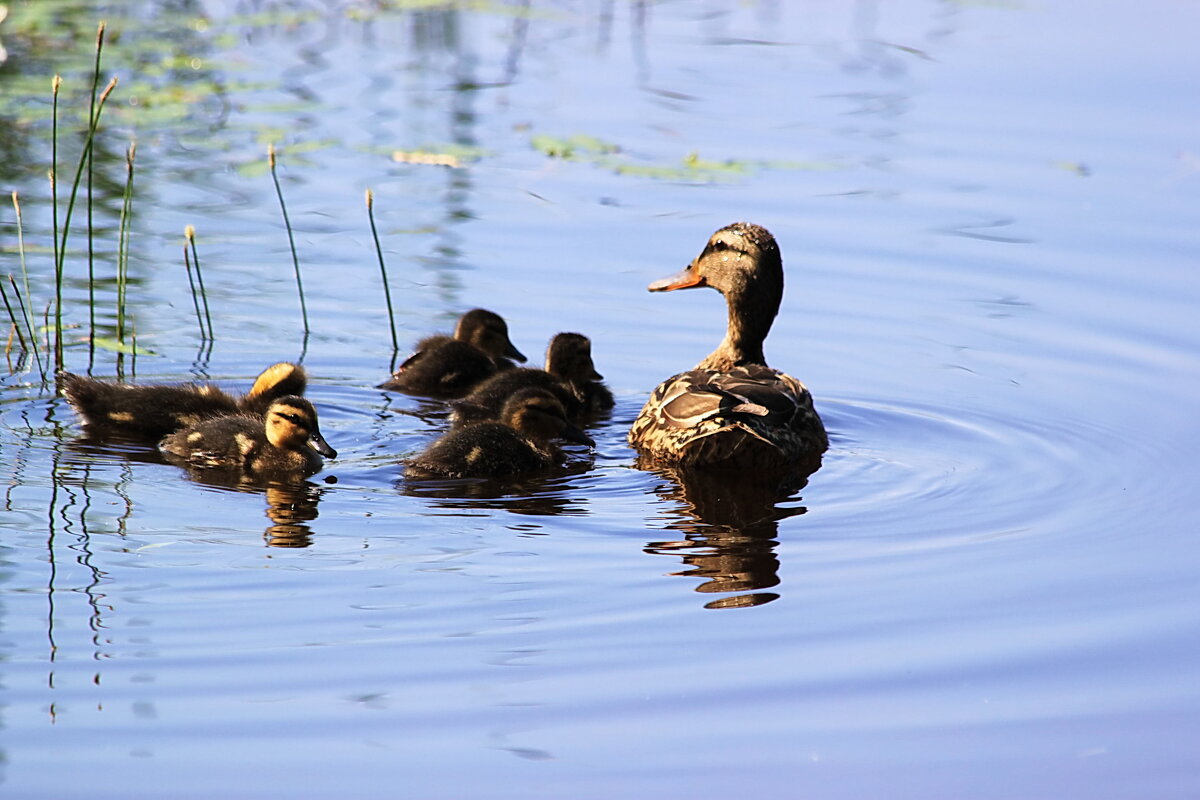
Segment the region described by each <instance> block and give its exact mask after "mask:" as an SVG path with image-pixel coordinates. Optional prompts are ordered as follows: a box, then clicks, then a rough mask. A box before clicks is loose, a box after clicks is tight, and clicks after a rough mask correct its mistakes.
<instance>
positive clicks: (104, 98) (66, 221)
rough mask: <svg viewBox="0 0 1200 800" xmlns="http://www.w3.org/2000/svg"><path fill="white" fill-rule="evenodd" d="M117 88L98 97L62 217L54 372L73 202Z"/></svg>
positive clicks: (60, 365) (114, 84) (59, 356)
mask: <svg viewBox="0 0 1200 800" xmlns="http://www.w3.org/2000/svg"><path fill="white" fill-rule="evenodd" d="M115 88H117V79H116V78H113V79H112V80H110V81H109V82H108V86H106V87H105V88H104V92H103V93H102V94H101V95H100V99H99V101H97V103H96V115H95V117H94V118H93V119H92V121H91V123H90V124H89V125H88V134H87V138H86V139H85V140H84V143H83V154H82V155H81V156H80V157H79V166H78V167H77V168H76V169H75V180H74V182H73V183H72V184H71V198H70V200H68V201H67V213H66V214H65V215H64V216H63V226H62V238H61V241H60V242H59V246H58V261H57V263H56V264H55V267H54V277H55V294H54V299H55V309H54V321H55V335H54V367H55V369H56V370H62V368H63V357H62V275H63V261H64V259H65V257H66V253H67V234H69V233H70V231H71V213H72V212H73V211H74V210H75V200H76V198H77V197H78V196H79V184H80V182H81V181H82V179H83V168H84V165H85V164H87V160H88V157H89V156H90V155H91V152H92V143H93V142H94V141H95V139H96V128H97V127H98V126H99V124H100V112H101V111H103V110H104V104H105V103H106V102H108V97H109V95H110V94H112V91H113V89H115Z"/></svg>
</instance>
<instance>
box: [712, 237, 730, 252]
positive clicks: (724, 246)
mask: <svg viewBox="0 0 1200 800" xmlns="http://www.w3.org/2000/svg"><path fill="white" fill-rule="evenodd" d="M708 249H709V250H712V251H718V250H729V249H730V247H729V242H727V241H725V240H724V239H717V240H716V241H714V242H709V245H708Z"/></svg>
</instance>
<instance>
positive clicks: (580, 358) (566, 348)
mask: <svg viewBox="0 0 1200 800" xmlns="http://www.w3.org/2000/svg"><path fill="white" fill-rule="evenodd" d="M603 379H604V376H603V375H601V374H600V373H599V372H597V371H596V366H595V364H593V363H592V342H591V340H590V339H588V338H587V337H586V336H584V335H583V334H581V333H558V334H555V335H554V338H552V339H551V340H550V345H549V346H548V347H547V348H546V367H545V369H531V368H528V367H521V368H517V369H510V370H505V371H504V372H499V373H497V374H495V375H493V376H492V377H490V378H488V379H487V380H485V381H484V382H483V383H481V384H479V385H478V386H476V387H475V388H474V389H473V390H472V391H471V393H470V394H469V395H467V396H466V397H465V398H463V400H461V401H459V402H457V403H455V404H454V411H453V412H452V414H451V421H452V422H453V423H454V425H456V426H458V425H465V424H469V423H471V422H479V421H481V420H485V419H495V418H496V415H497V414H499V413H500V409H501V408H502V407H503V406H504V401H505V400H507V399H508V398H509V396H511V395H512V394H513V393H514V392H517V391H519V390H520V389H523V388H526V387H531V386H534V387H537V388H539V389H546V390H547V391H549V392H550V393H551V394H553V395H554V396H555V397H556V398H558V401H559V402H560V403H562V406H563V409H564V410H565V411H566V412H567V418H568V419H571V420H573V421H578V420H579V419H580V418H582V417H585V416H587V415H589V414H590V413H594V412H596V411H603V410H607V409H609V408H612V405H613V396H612V392H610V391H609V390H608V388H607V387H606V386H604V384H602V383H598V381H601V380H603Z"/></svg>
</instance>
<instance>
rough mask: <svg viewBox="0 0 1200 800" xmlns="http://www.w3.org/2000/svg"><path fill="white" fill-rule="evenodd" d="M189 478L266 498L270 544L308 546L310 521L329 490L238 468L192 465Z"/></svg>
mask: <svg viewBox="0 0 1200 800" xmlns="http://www.w3.org/2000/svg"><path fill="white" fill-rule="evenodd" d="M185 472H186V474H187V476H188V479H189V480H191V481H193V482H195V483H198V484H200V485H202V486H208V487H212V488H216V489H224V490H226V491H231V492H240V493H244V494H261V495H263V496H264V497H265V498H266V501H267V508H266V515H267V518H268V519H269V520H271V524H270V525H268V526H267V528H266V530H265V531H263V541H264V542H265V543H266V544H267V545H268V546H269V547H308V546H309V545H311V544H312V536H313V531H312V527H311V526H310V525H309V524H308V523H310V522H312V521H313V520H315V519H316V518H317V516H318V512H317V504H318V503H319V502H320V500H321V496H322V495H323V494H324V493H325V491H326V489H325V488H324V487H322V486H318V485H317V484H314V483H312V482H310V481H307V480H301V479H299V478H296V479H294V480H291V481H279V480H272V481H264V480H261V479H258V478H256V477H254V476H252V475H247V474H246V473H245V472H244V471H243V470H240V469H235V468H226V469H221V468H213V467H189V468H187V469H186V470H185Z"/></svg>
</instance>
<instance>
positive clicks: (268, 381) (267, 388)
mask: <svg viewBox="0 0 1200 800" xmlns="http://www.w3.org/2000/svg"><path fill="white" fill-rule="evenodd" d="M307 388H308V373H306V372H305V371H304V367H302V366H300V365H299V364H292V363H289V362H287V361H281V362H279V363H278V364H272V365H271V366H269V367H267V368H266V369H264V370H263V371H262V373H261V374H260V375H259V376H258V378H257V379H256V380H255V381H254V385H253V386H252V387H250V391H249V392H247V393H246V396H247V397H260V396H262V395H272V396H275V397H285V396H287V395H302V394H304V390H305V389H307Z"/></svg>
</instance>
